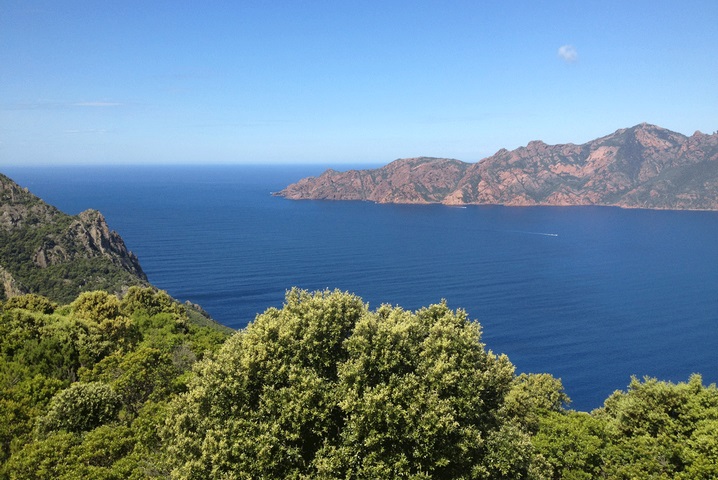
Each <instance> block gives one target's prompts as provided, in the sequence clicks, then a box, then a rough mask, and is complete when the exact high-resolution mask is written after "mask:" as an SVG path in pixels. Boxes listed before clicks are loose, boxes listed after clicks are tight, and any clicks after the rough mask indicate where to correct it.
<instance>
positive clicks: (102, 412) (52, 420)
mask: <svg viewBox="0 0 718 480" xmlns="http://www.w3.org/2000/svg"><path fill="white" fill-rule="evenodd" d="M121 406H122V401H121V398H120V396H119V395H118V394H117V393H115V391H114V390H112V387H110V386H109V385H107V384H104V383H99V382H93V383H82V382H76V383H73V384H72V385H70V386H69V387H68V388H67V389H65V390H62V391H61V392H59V393H58V394H57V395H55V397H54V398H53V399H52V401H51V402H50V407H49V409H48V412H47V414H46V415H44V416H42V417H40V418H39V419H38V423H37V430H38V433H40V434H46V433H49V432H53V431H57V430H65V431H68V432H74V433H79V432H86V431H89V430H92V429H94V428H96V427H99V426H100V425H105V424H106V423H109V422H112V421H115V420H117V415H118V413H119V411H120V407H121Z"/></svg>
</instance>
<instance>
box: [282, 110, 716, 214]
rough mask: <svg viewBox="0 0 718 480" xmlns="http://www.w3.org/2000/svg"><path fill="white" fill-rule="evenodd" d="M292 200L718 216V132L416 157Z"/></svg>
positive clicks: (288, 192) (343, 175)
mask: <svg viewBox="0 0 718 480" xmlns="http://www.w3.org/2000/svg"><path fill="white" fill-rule="evenodd" d="M274 194H275V195H277V196H282V197H285V198H288V199H291V200H304V199H312V200H367V201H373V202H376V203H404V204H431V203H438V204H444V205H503V206H521V207H523V206H582V205H594V206H614V207H621V208H640V209H649V210H698V211H700V210H705V211H715V210H718V133H714V134H712V135H707V134H703V133H701V132H696V133H694V134H693V135H692V136H690V137H687V136H685V135H682V134H680V133H676V132H672V131H670V130H666V129H664V128H661V127H658V126H655V125H649V124H645V123H644V124H640V125H636V126H635V127H632V128H626V129H620V130H617V131H616V132H614V133H613V134H610V135H607V136H605V137H601V138H598V139H596V140H593V141H590V142H588V143H585V144H583V145H574V144H559V145H547V144H545V143H543V142H540V141H533V142H530V143H529V144H528V145H527V146H526V147H521V148H517V149H515V150H513V151H508V150H505V149H502V150H499V151H498V152H497V153H496V154H494V155H493V156H491V157H488V158H485V159H483V160H481V161H480V162H477V163H473V164H472V163H466V162H462V161H460V160H456V159H447V158H432V157H417V158H405V159H399V160H396V161H394V162H392V163H390V164H388V165H386V166H384V167H381V168H376V169H367V170H348V171H344V172H339V171H336V170H333V169H329V170H326V171H325V172H324V173H322V174H321V175H320V176H318V177H308V178H304V179H302V180H300V181H298V182H296V183H293V184H291V185H289V186H287V187H286V188H285V189H283V190H281V191H280V192H276V193H274Z"/></svg>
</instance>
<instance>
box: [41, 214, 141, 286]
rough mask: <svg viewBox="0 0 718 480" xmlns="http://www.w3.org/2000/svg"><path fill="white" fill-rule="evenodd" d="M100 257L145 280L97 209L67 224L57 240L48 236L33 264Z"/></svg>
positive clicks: (132, 255) (136, 260) (137, 263)
mask: <svg viewBox="0 0 718 480" xmlns="http://www.w3.org/2000/svg"><path fill="white" fill-rule="evenodd" d="M93 257H103V258H105V259H107V261H109V262H111V263H112V264H114V265H116V266H118V267H121V268H122V269H124V270H126V271H128V272H129V273H131V274H133V275H136V276H137V277H139V278H141V279H143V280H147V277H146V275H145V273H144V272H143V271H142V267H141V266H140V262H139V260H138V259H137V256H136V255H135V254H134V253H132V252H130V251H129V250H128V249H127V247H126V245H125V242H124V241H123V240H122V237H120V235H119V234H118V233H117V232H115V231H113V230H110V228H109V227H108V226H107V222H106V221H105V217H103V216H102V214H101V213H100V212H98V211H97V210H86V211H84V212H82V213H80V214H79V215H77V217H75V220H73V221H72V223H70V226H69V227H67V229H66V230H65V231H64V232H63V233H62V235H61V236H60V238H59V239H57V238H52V237H48V238H46V239H45V240H44V242H43V243H42V245H41V246H40V247H39V248H38V249H37V250H36V252H35V255H34V256H33V261H34V263H35V265H37V266H38V267H40V268H47V267H49V266H50V265H57V264H60V263H65V262H70V261H72V260H75V259H76V258H93Z"/></svg>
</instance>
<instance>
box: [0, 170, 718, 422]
mask: <svg viewBox="0 0 718 480" xmlns="http://www.w3.org/2000/svg"><path fill="white" fill-rule="evenodd" d="M337 168H342V167H337ZM324 169H325V167H324V166H313V165H309V166H306V165H305V166H282V167H278V166H274V167H258V166H254V167H252V166H215V167H197V166H192V167H190V166H172V167H167V166H162V167H156V166H153V167H53V168H30V167H8V168H4V169H3V173H5V174H7V175H9V176H10V177H11V178H13V179H14V180H16V181H17V182H18V183H20V184H21V185H23V186H26V187H28V188H29V189H30V190H31V191H32V192H33V193H35V194H36V195H38V196H40V197H41V198H43V199H44V200H46V201H47V202H49V203H51V204H53V205H56V206H57V207H59V208H60V209H61V210H63V211H65V212H67V213H71V214H75V213H79V212H80V211H82V210H85V209H87V208H95V209H98V210H100V211H101V212H102V213H103V214H104V215H105V217H106V218H107V220H108V223H109V224H110V227H111V228H112V229H114V230H117V231H118V232H119V233H120V234H121V235H122V237H123V238H124V240H125V242H126V243H127V245H128V247H129V248H130V249H131V250H132V251H134V252H135V253H136V254H137V255H138V256H139V258H140V262H141V264H142V266H143V268H144V270H145V272H146V273H147V275H148V277H149V279H150V281H151V282H152V283H154V284H155V285H157V286H158V287H160V288H163V289H165V290H167V291H168V292H169V293H170V294H171V295H173V296H174V297H176V298H178V299H181V300H191V301H193V302H196V303H199V304H201V305H202V306H203V307H204V308H205V309H206V310H207V311H208V312H210V313H211V314H212V316H213V317H214V318H215V319H217V320H218V321H220V322H222V323H224V324H226V325H229V326H231V327H235V328H241V327H243V326H244V325H246V324H247V322H249V321H251V320H252V319H253V318H254V317H255V315H256V314H257V313H260V312H262V311H264V310H265V309H266V308H268V307H270V306H277V307H279V306H281V304H282V300H283V297H284V293H285V291H286V290H287V289H288V288H290V287H292V286H299V287H302V288H305V289H309V290H315V289H324V288H331V289H334V288H339V289H341V290H348V291H350V292H353V293H356V294H358V295H360V296H361V297H362V298H363V299H364V300H365V301H366V302H369V304H370V306H371V307H372V308H373V307H377V306H379V305H380V304H382V303H389V304H393V305H401V306H402V307H404V308H406V309H411V310H414V309H417V308H420V307H422V306H426V305H429V304H431V303H436V302H439V301H440V300H441V299H442V298H445V299H446V300H447V301H448V304H449V306H450V307H452V308H463V309H465V310H466V311H467V312H468V314H469V316H470V317H471V318H473V319H476V320H478V321H479V322H480V323H481V325H482V327H483V331H484V335H483V341H484V342H485V343H486V345H487V348H489V349H491V350H493V351H494V352H496V353H506V354H507V355H508V356H509V358H510V359H511V361H512V362H513V363H514V364H515V365H516V367H517V370H518V371H520V372H548V373H551V374H553V375H554V376H556V377H560V378H561V379H562V380H563V383H564V386H565V388H566V391H567V393H568V395H569V396H570V397H571V398H572V399H573V403H572V407H573V408H576V409H579V410H590V409H593V408H596V407H598V406H600V405H601V404H602V402H603V400H604V399H605V398H606V397H607V396H608V395H609V394H610V393H611V392H612V391H614V390H616V389H625V388H626V386H627V384H628V382H629V381H630V376H631V375H637V376H639V377H642V376H645V375H648V376H655V377H658V378H660V379H663V380H671V381H685V380H687V378H688V376H689V375H690V374H691V373H694V372H698V373H701V374H703V377H704V382H706V383H713V382H716V381H718V212H671V211H650V210H623V209H618V208H605V207H603V208H602V207H595V208H594V207H575V208H553V207H533V208H511V207H499V206H486V207H483V206H482V207H478V206H470V207H466V208H456V207H445V206H439V205H429V206H409V205H377V204H374V203H370V202H328V201H299V202H296V201H289V200H285V199H283V198H278V197H273V196H271V195H270V192H272V191H278V190H280V189H282V188H283V187H284V186H286V185H287V184H289V183H291V182H294V181H296V180H299V179H300V178H302V177H304V176H307V175H317V174H319V173H321V171H323V170H324Z"/></svg>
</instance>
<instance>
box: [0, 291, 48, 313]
mask: <svg viewBox="0 0 718 480" xmlns="http://www.w3.org/2000/svg"><path fill="white" fill-rule="evenodd" d="M4 308H5V309H7V310H10V309H13V308H22V309H24V310H30V311H31V312H37V313H46V314H50V313H53V312H54V311H55V309H56V308H57V304H56V303H55V302H52V301H50V300H48V299H47V298H45V297H43V296H41V295H37V294H34V293H28V294H25V295H19V296H17V297H11V298H9V299H8V300H6V301H5V304H4Z"/></svg>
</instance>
